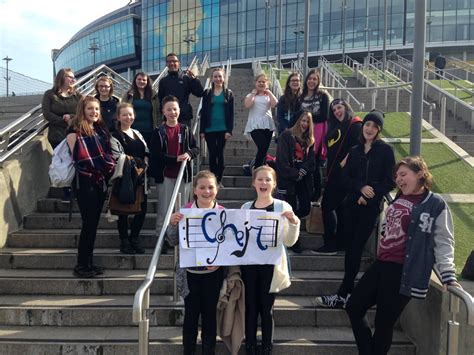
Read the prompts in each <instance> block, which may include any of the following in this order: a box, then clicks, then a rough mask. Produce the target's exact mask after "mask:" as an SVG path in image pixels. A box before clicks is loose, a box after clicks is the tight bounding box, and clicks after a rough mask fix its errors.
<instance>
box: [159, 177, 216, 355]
mask: <svg viewBox="0 0 474 355" xmlns="http://www.w3.org/2000/svg"><path fill="white" fill-rule="evenodd" d="M217 192H218V184H217V179H216V176H215V175H214V174H213V173H211V172H210V171H208V170H202V171H200V172H199V173H198V174H197V175H196V177H195V179H194V182H193V195H194V202H190V203H187V204H185V205H184V207H183V208H219V209H222V208H224V207H222V206H220V205H219V204H218V203H217V201H216V196H217ZM181 219H183V215H182V214H181V213H179V212H176V213H173V214H172V215H171V218H170V225H169V226H168V229H167V236H168V237H167V240H168V242H169V244H170V245H178V223H179V221H180V220H181ZM222 270H223V269H222V268H220V267H218V266H217V267H216V266H205V267H194V268H187V269H178V270H177V271H176V282H177V284H178V291H179V294H180V295H181V297H183V299H184V323H183V347H184V354H185V355H188V354H189V355H191V354H195V351H196V340H197V334H198V321H199V315H201V328H202V329H201V339H202V354H204V355H213V354H214V353H215V348H216V334H217V325H216V311H217V301H218V298H219V291H220V289H221V286H222V280H223V274H222Z"/></svg>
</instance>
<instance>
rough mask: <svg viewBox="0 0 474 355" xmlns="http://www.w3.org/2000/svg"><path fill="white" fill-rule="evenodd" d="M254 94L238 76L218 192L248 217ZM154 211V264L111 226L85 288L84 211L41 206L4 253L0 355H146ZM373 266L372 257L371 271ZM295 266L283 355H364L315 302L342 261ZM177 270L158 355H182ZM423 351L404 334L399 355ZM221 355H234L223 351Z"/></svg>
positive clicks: (158, 330) (314, 259)
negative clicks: (248, 136)
mask: <svg viewBox="0 0 474 355" xmlns="http://www.w3.org/2000/svg"><path fill="white" fill-rule="evenodd" d="M252 86H253V79H252V73H251V71H250V70H247V69H233V71H232V77H231V78H230V83H229V87H230V88H231V89H232V90H233V91H234V94H235V111H236V123H235V129H234V136H233V137H232V139H231V141H230V142H229V143H228V145H227V148H226V156H227V168H226V170H225V177H224V179H223V184H224V186H225V188H224V189H221V190H220V192H219V201H220V202H221V203H222V204H223V205H224V206H226V207H227V208H239V207H240V205H241V204H242V203H243V202H244V201H247V200H250V199H252V198H254V191H253V189H251V188H250V187H249V186H250V182H251V181H250V177H246V176H243V172H242V169H241V165H242V164H243V163H245V162H247V161H248V160H250V159H251V158H252V157H253V156H254V154H255V148H254V145H253V143H252V142H249V141H246V140H244V139H245V138H242V135H241V133H242V131H243V127H244V125H245V122H246V119H247V111H246V110H245V109H244V108H243V97H244V95H245V94H246V93H248V92H249V91H250V90H251V88H252ZM273 148H274V147H273ZM204 167H205V166H204ZM32 203H35V201H32ZM155 203H156V200H153V199H151V201H149V206H148V208H149V213H148V215H147V217H146V221H145V226H144V230H143V232H142V238H143V242H144V244H145V247H146V248H147V252H146V254H145V255H123V254H120V253H119V250H118V246H119V238H118V234H117V230H116V227H115V224H110V223H108V222H106V220H105V219H102V220H101V222H100V226H99V233H98V236H97V240H96V249H95V253H94V254H95V262H96V263H97V264H98V265H100V266H103V267H105V268H106V269H107V270H106V272H105V274H104V275H103V276H102V277H97V278H94V279H78V278H75V277H73V275H72V268H73V267H74V265H75V262H76V251H77V249H76V247H77V242H78V238H79V232H80V230H79V228H80V216H79V214H78V209H77V206H76V204H74V206H73V215H72V221H71V222H68V220H67V212H68V204H67V203H64V202H61V200H60V194H58V191H52V192H51V194H50V196H49V197H47V198H44V199H40V200H39V201H37V209H36V212H34V213H32V214H31V215H28V216H26V217H25V219H24V226H23V230H20V231H18V232H15V233H12V234H11V235H10V236H9V238H8V244H7V247H6V248H3V249H1V250H0V290H1V292H0V354H20V353H24V354H48V355H49V354H97V355H98V354H101V355H102V354H137V353H138V347H137V339H138V328H137V327H136V326H135V325H134V324H132V302H133V295H134V292H135V291H136V289H137V288H138V286H139V285H140V283H141V282H142V280H143V278H144V276H145V273H146V268H147V267H148V264H149V262H150V258H151V252H152V248H153V247H154V245H155V242H156V237H155V235H154V234H155V233H154V231H153V227H154V220H155V211H156V209H155ZM301 238H302V243H303V246H304V247H305V248H307V249H315V248H317V247H318V246H320V245H321V243H322V240H321V239H322V238H321V236H320V235H310V234H307V233H306V232H304V231H302V234H301ZM369 263H370V259H369V258H367V257H365V258H364V260H363V263H362V269H363V270H365V269H366V268H367V266H368V264H369ZM291 264H292V270H293V273H292V285H291V287H290V288H288V289H286V290H285V291H284V292H282V293H281V294H279V295H278V297H277V301H276V305H275V311H274V314H275V324H276V327H275V335H274V341H275V347H274V352H275V354H315V353H318V354H354V355H355V354H357V349H356V346H355V343H354V338H353V335H352V331H351V329H350V325H349V321H348V318H347V316H346V314H345V312H344V311H343V310H328V309H322V308H319V307H316V306H315V304H314V297H315V296H317V295H321V294H328V293H334V292H335V291H336V290H337V288H338V286H339V284H340V282H341V279H342V276H343V267H344V260H343V256H341V255H338V256H329V257H321V256H314V255H309V253H308V254H306V255H304V254H303V255H291ZM172 268H173V260H172V255H171V254H167V255H163V256H162V257H161V259H160V263H159V267H158V271H157V274H156V280H155V282H154V284H153V286H152V290H151V292H152V297H151V309H150V312H149V316H150V325H151V334H150V353H151V354H179V353H181V351H182V350H181V345H180V344H181V325H182V321H183V314H184V310H183V304H182V303H179V304H175V303H173V302H172V296H171V295H172V287H173V270H172ZM370 318H371V319H372V320H373V312H370ZM415 351H416V349H415V346H414V345H413V343H411V342H410V340H409V339H408V338H407V337H406V335H404V333H403V332H402V331H401V330H400V329H397V330H396V331H395V335H394V343H393V347H392V351H391V353H390V354H392V355H395V354H396V355H402V354H403V355H406V354H413V355H414V354H415ZM218 353H219V354H226V353H227V352H226V351H225V349H224V346H223V344H222V343H220V342H219V344H218ZM241 353H243V349H242V350H241Z"/></svg>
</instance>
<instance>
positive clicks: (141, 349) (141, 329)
mask: <svg viewBox="0 0 474 355" xmlns="http://www.w3.org/2000/svg"><path fill="white" fill-rule="evenodd" d="M149 307H150V289H148V290H146V292H145V295H144V298H143V308H142V314H141V319H140V321H139V322H138V354H139V355H148V344H149V339H150V320H149V319H148V315H147V313H148V308H149Z"/></svg>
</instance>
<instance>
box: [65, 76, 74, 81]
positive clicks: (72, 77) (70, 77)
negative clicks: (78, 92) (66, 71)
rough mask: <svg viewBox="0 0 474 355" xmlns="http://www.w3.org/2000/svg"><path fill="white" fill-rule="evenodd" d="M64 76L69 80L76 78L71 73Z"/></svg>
mask: <svg viewBox="0 0 474 355" xmlns="http://www.w3.org/2000/svg"><path fill="white" fill-rule="evenodd" d="M66 78H68V79H70V80H76V78H75V77H74V76H73V75H66Z"/></svg>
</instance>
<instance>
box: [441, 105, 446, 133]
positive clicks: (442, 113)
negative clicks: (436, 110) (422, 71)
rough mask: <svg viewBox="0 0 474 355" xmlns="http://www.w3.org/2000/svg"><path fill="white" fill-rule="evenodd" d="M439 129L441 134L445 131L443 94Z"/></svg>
mask: <svg viewBox="0 0 474 355" xmlns="http://www.w3.org/2000/svg"><path fill="white" fill-rule="evenodd" d="M439 130H440V131H441V133H443V134H444V133H445V132H446V96H443V97H442V98H441V116H440V123H439Z"/></svg>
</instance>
